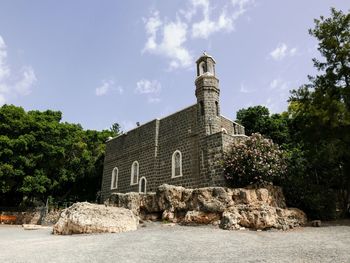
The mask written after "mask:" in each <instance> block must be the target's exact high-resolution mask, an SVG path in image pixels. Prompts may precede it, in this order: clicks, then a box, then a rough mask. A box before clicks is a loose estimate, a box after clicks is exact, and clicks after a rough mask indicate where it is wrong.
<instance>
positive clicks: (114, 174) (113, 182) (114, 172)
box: [111, 167, 119, 189]
mask: <svg viewBox="0 0 350 263" xmlns="http://www.w3.org/2000/svg"><path fill="white" fill-rule="evenodd" d="M118 175H119V169H118V167H114V168H113V170H112V180H111V189H117V188H118ZM114 185H115V187H114Z"/></svg>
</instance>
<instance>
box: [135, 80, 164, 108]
mask: <svg viewBox="0 0 350 263" xmlns="http://www.w3.org/2000/svg"><path fill="white" fill-rule="evenodd" d="M161 89H162V86H161V84H160V83H159V82H158V81H157V80H152V81H150V80H148V79H141V80H139V81H138V82H137V83H136V89H135V92H136V93H137V94H146V95H147V96H148V102H149V103H158V102H160V101H161V99H160V98H159V94H160V91H161Z"/></svg>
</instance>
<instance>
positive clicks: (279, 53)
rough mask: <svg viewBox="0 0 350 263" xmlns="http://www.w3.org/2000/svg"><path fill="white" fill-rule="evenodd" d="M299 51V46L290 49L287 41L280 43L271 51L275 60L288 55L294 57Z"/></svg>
mask: <svg viewBox="0 0 350 263" xmlns="http://www.w3.org/2000/svg"><path fill="white" fill-rule="evenodd" d="M296 53H297V48H295V47H294V48H291V49H288V46H287V45H286V44H285V43H279V44H278V45H277V47H276V48H275V49H274V50H272V51H271V52H270V56H271V57H272V58H273V59H274V60H282V59H283V58H285V57H286V56H290V57H293V56H295V55H296Z"/></svg>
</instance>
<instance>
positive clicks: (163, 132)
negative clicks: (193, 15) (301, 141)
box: [101, 53, 245, 201]
mask: <svg viewBox="0 0 350 263" xmlns="http://www.w3.org/2000/svg"><path fill="white" fill-rule="evenodd" d="M196 63H197V78H196V80H195V85H196V89H195V95H196V97H197V103H196V104H194V105H192V106H189V107H187V108H185V109H183V110H181V111H178V112H176V113H174V114H171V115H169V116H167V117H165V118H162V119H155V120H153V121H150V122H148V123H145V124H143V125H141V126H139V127H137V128H135V129H133V130H130V131H128V132H126V133H124V134H122V135H119V136H117V137H115V138H112V139H110V140H108V141H107V143H106V156H105V161H104V171H103V179H102V189H101V194H102V201H103V200H105V199H106V198H108V197H109V196H110V195H111V194H112V193H114V192H121V193H126V192H146V191H147V192H149V191H155V189H156V188H157V187H158V186H159V185H161V184H164V183H167V184H171V185H178V186H183V187H186V188H197V187H206V186H224V185H225V180H224V177H223V174H222V169H221V167H220V159H221V157H222V154H223V153H224V152H225V151H227V150H228V149H229V145H230V144H231V143H232V142H234V141H235V140H239V139H241V138H242V137H245V135H244V127H243V126H241V125H239V124H238V123H236V122H233V121H231V120H229V119H228V118H226V117H224V116H222V115H221V113H220V100H219V95H220V89H219V80H218V79H217V78H216V74H215V60H214V59H213V57H211V56H209V55H207V54H206V53H204V54H203V55H202V56H201V57H200V58H199V59H198V60H197V62H196Z"/></svg>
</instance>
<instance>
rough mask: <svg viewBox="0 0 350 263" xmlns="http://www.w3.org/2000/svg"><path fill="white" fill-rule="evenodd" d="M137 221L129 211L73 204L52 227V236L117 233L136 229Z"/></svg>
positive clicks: (87, 204) (85, 203) (88, 204)
mask: <svg viewBox="0 0 350 263" xmlns="http://www.w3.org/2000/svg"><path fill="white" fill-rule="evenodd" d="M137 225H138V219H137V218H136V217H135V215H134V214H133V212H132V211H131V210H129V209H125V208H122V207H106V206H105V205H96V204H90V203H87V202H84V203H75V204H73V205H72V206H70V207H68V208H67V209H65V210H63V211H62V213H61V215H60V218H59V220H58V222H57V223H56V224H55V225H54V227H53V233H54V234H61V235H68V234H83V233H102V232H109V233H119V232H126V231H133V230H136V229H137Z"/></svg>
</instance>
